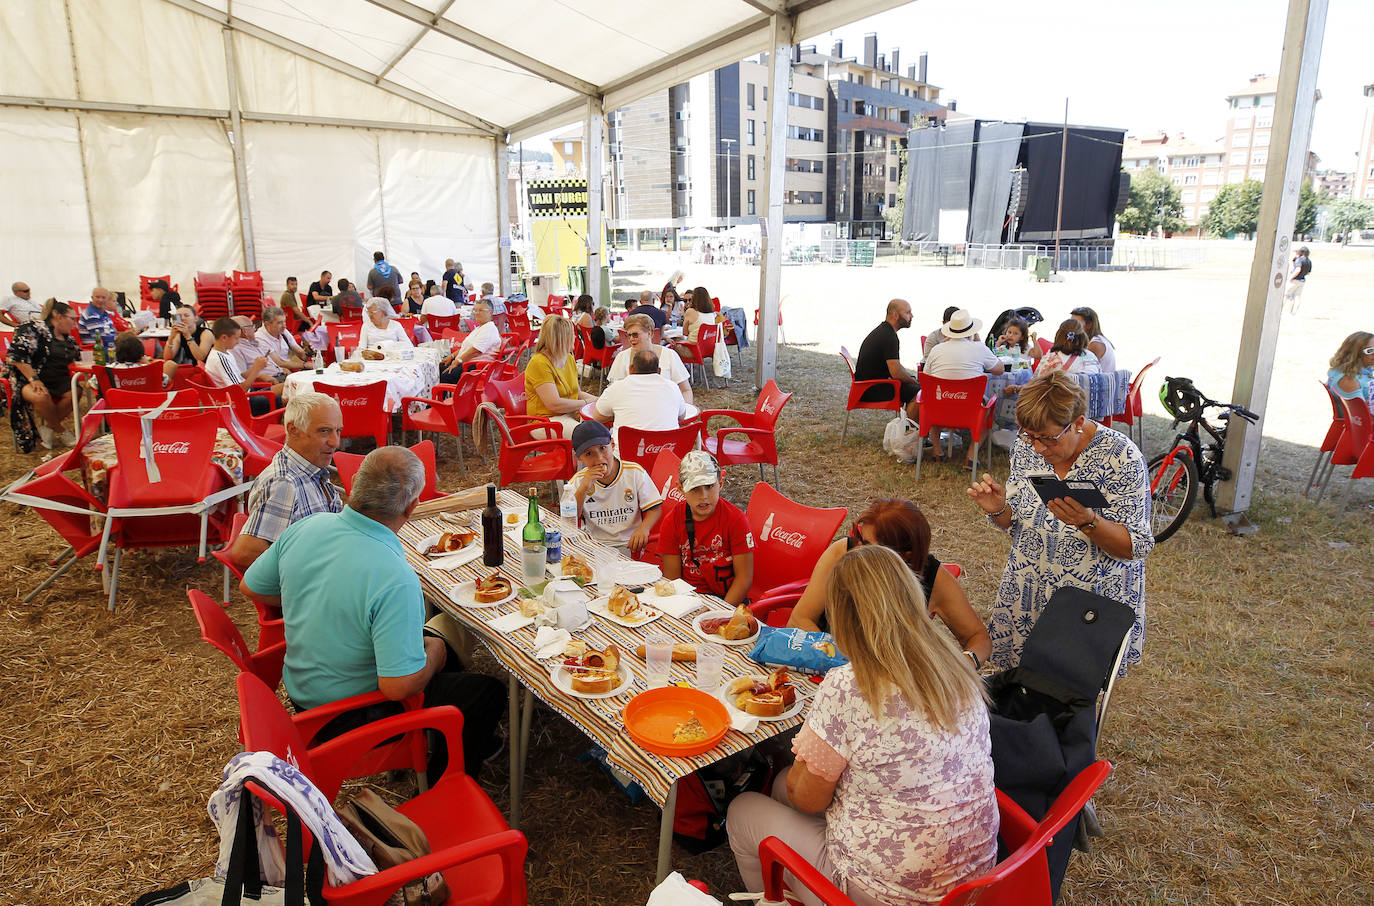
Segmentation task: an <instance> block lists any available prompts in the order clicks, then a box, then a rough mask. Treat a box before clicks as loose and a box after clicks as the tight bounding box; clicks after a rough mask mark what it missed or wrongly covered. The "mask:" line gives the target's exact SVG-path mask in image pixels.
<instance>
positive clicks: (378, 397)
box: [312, 381, 391, 447]
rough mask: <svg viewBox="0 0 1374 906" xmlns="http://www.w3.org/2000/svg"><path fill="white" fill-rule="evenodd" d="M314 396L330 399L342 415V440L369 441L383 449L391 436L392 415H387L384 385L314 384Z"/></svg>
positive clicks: (320, 382)
mask: <svg viewBox="0 0 1374 906" xmlns="http://www.w3.org/2000/svg"><path fill="white" fill-rule="evenodd" d="M312 386H314V388H315V392H316V393H323V394H324V395H325V396H332V397H333V398H334V399H335V401H337V402H338V404H339V411H341V412H342V413H343V431H341V432H340V434H339V436H340V437H341V438H349V437H370V438H372V440H373V441H374V442H375V443H376V444H377V446H379V447H385V446H386V441H387V436H388V435H389V434H390V433H391V413H389V412H387V411H386V381H375V382H373V383H371V384H356V385H355V384H346V385H339V384H331V383H329V382H327V381H313V382H312Z"/></svg>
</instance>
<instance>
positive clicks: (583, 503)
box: [572, 421, 663, 552]
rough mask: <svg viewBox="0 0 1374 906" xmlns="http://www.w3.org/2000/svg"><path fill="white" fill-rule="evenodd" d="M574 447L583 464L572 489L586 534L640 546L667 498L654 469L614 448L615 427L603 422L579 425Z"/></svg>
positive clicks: (636, 548) (616, 543) (611, 542)
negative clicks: (662, 494) (646, 468)
mask: <svg viewBox="0 0 1374 906" xmlns="http://www.w3.org/2000/svg"><path fill="white" fill-rule="evenodd" d="M572 447H573V453H574V454H575V455H576V456H577V462H578V464H579V465H581V466H582V468H581V469H580V470H579V471H578V473H577V474H576V475H574V476H573V479H572V480H573V493H574V494H575V495H576V497H577V511H578V513H579V514H581V516H582V518H583V520H584V526H583V527H584V528H585V529H586V531H587V534H588V535H591V537H592V538H593V539H594V540H596V541H599V542H601V543H602V544H609V545H614V546H615V547H619V548H628V549H629V550H630V551H632V552H637V551H639V550H641V549H642V548H643V547H644V545H645V544H646V543H647V542H648V540H649V533H650V532H651V531H653V528H654V526H655V525H656V524H657V523H658V520H659V517H660V516H662V515H663V506H662V504H663V498H662V497H660V496H659V493H658V489H657V488H655V487H654V483H653V481H651V480H650V479H649V473H648V472H645V471H644V468H643V467H642V466H640V465H639V464H637V463H633V462H623V461H622V460H620V459H619V458H617V457H616V456H615V454H614V453H612V452H611V432H610V429H608V428H607V427H606V426H605V425H603V424H601V423H600V422H596V421H584V422H582V423H581V424H579V425H578V426H577V427H576V428H574V429H573V433H572Z"/></svg>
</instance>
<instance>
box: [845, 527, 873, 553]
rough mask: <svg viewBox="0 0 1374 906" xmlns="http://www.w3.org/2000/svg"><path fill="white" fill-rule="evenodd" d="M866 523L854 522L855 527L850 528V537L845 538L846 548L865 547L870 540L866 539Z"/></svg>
mask: <svg viewBox="0 0 1374 906" xmlns="http://www.w3.org/2000/svg"><path fill="white" fill-rule="evenodd" d="M863 529H864V524H863V523H862V522H856V523H854V527H853V528H852V529H850V530H849V537H848V538H846V539H845V542H846V544H845V550H851V551H852V550H853V549H854V548H856V547H863V546H864V545H865V544H867V543H868V542H867V541H865V540H864V532H863Z"/></svg>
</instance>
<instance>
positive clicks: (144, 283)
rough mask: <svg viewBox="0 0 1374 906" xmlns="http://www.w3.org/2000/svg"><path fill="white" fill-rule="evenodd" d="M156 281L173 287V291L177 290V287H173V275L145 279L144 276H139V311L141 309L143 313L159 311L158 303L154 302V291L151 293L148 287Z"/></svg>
mask: <svg viewBox="0 0 1374 906" xmlns="http://www.w3.org/2000/svg"><path fill="white" fill-rule="evenodd" d="M154 280H162V281H163V282H165V283H166V284H167V285H168V286H170V287H172V289H173V290H175V289H176V286H175V285H173V283H172V275H171V274H163V275H162V276H161V277H145V276H143V275H142V274H139V275H138V307H139V309H141V310H142V311H157V310H158V303H157V302H155V301H154V300H153V293H152V291H151V290H150V289H148V286H149V285H150V284H151V283H152V282H153V281H154Z"/></svg>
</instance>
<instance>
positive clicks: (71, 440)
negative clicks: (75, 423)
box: [53, 431, 76, 447]
mask: <svg viewBox="0 0 1374 906" xmlns="http://www.w3.org/2000/svg"><path fill="white" fill-rule="evenodd" d="M53 439H54V440H56V441H57V442H58V443H59V444H61V445H62V446H64V447H75V446H76V435H75V434H73V433H72V432H70V431H61V432H59V433H58V434H56V435H54V438H53Z"/></svg>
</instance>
